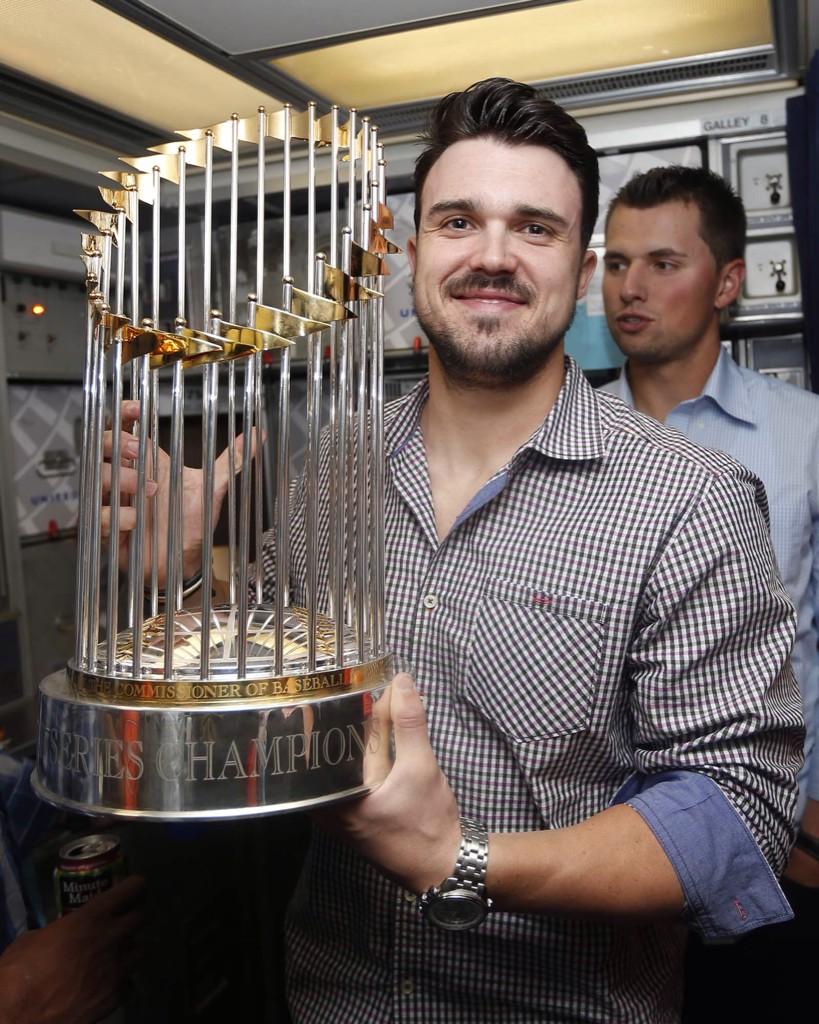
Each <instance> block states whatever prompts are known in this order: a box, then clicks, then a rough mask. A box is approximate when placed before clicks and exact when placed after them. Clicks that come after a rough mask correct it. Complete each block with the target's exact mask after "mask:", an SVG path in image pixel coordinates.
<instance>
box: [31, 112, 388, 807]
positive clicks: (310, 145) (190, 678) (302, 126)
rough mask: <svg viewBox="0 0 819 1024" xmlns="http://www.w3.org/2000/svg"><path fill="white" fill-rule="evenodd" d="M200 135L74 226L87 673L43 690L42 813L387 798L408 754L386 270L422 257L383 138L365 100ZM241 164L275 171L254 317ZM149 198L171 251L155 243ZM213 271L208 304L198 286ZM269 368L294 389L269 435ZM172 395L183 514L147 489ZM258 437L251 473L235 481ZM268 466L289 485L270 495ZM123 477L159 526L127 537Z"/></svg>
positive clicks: (284, 394)
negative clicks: (274, 200) (217, 254)
mask: <svg viewBox="0 0 819 1024" xmlns="http://www.w3.org/2000/svg"><path fill="white" fill-rule="evenodd" d="M177 134H178V136H179V138H178V139H177V140H175V141H172V142H168V143H166V144H164V145H161V146H156V147H154V148H153V149H152V151H151V155H148V156H141V157H134V158H122V159H123V162H124V163H125V164H126V165H128V169H127V170H120V171H110V172H108V171H106V172H103V174H104V175H105V176H106V178H107V179H108V181H107V183H106V185H105V186H101V187H100V193H101V195H102V197H103V199H104V200H105V202H106V204H107V206H108V209H107V210H105V211H97V210H78V211H76V212H77V213H78V214H80V216H82V217H83V218H84V219H85V220H86V221H88V222H90V224H91V226H92V228H93V231H91V232H89V233H87V234H83V235H82V258H83V260H84V262H85V266H86V272H87V277H86V280H87V290H88V318H87V335H86V362H85V376H84V409H83V446H82V450H83V456H82V467H81V481H80V513H79V521H78V559H77V598H76V642H75V649H74V656H73V658H72V659H71V661H70V662H69V664H68V665H67V667H66V669H65V670H64V671H60V672H56V673H54V674H52V675H50V676H49V677H47V678H46V679H45V680H43V682H42V683H41V685H40V728H39V745H38V753H37V766H36V771H35V774H34V785H35V787H36V789H37V791H38V793H39V794H40V795H41V796H42V797H43V798H44V799H46V800H48V801H50V802H52V803H54V804H57V805H58V806H62V807H67V808H72V809H75V810H80V811H85V812H87V813H104V814H119V815H127V816H134V817H143V818H158V819H162V818H190V817H194V818H196V817H201V818H215V817H236V816H242V815H248V814H261V813H271V812H274V811H282V810H289V809H293V808H296V807H305V806H311V805H314V804H320V803H323V802H327V801H331V800H336V799H340V798H342V797H345V796H349V795H353V794H356V793H362V792H366V791H367V790H368V789H369V788H371V787H372V785H374V784H376V783H377V782H378V781H379V780H380V779H381V778H382V777H383V774H384V772H385V771H386V770H387V766H388V764H389V742H388V737H386V736H385V735H383V734H382V733H383V730H380V729H379V728H377V723H378V721H379V714H378V711H377V708H378V704H377V701H378V698H379V695H380V693H381V691H382V690H383V688H384V686H385V685H386V682H387V680H388V678H389V675H390V659H389V656H388V653H387V650H386V645H385V635H384V533H383V522H384V497H383V492H384V457H383V447H384V445H383V401H384V378H383V348H384V345H383V299H382V278H383V276H384V275H385V274H386V273H387V272H388V271H387V267H386V265H385V257H386V256H387V255H388V254H390V253H392V252H397V251H399V250H398V249H397V248H396V247H395V246H394V245H393V244H392V243H391V242H390V241H388V240H387V238H386V236H385V234H384V231H385V229H387V228H389V227H391V226H392V219H391V216H390V212H389V210H388V208H387V206H386V205H385V162H384V158H383V145H382V144H380V143H379V141H378V132H377V129H376V127H375V126H374V125H372V124H371V123H370V122H369V119H368V118H366V117H363V118H358V117H357V114H356V111H355V110H350V111H349V112H348V113H347V114H346V115H344V116H343V115H342V113H341V111H340V110H339V109H338V108H336V107H333V109H332V110H331V111H330V113H328V114H326V115H324V116H322V117H319V116H318V114H317V111H316V108H315V104H312V103H311V104H309V105H308V107H307V110H305V111H296V110H293V109H292V108H291V107H290V106H289V105H288V106H285V107H283V108H282V109H277V110H273V111H270V110H266V109H264V108H262V107H260V108H259V109H258V111H257V112H256V113H255V115H253V116H251V117H239V116H238V115H236V114H234V115H232V116H231V117H230V119H229V120H227V121H224V122H222V123H221V124H216V125H213V126H211V127H209V128H203V129H197V130H193V131H185V132H179V133H177ZM215 151H221V152H222V153H227V155H228V158H229V179H230V203H229V209H230V223H229V242H228V249H229V259H228V273H227V275H226V280H225V282H224V283H225V287H224V288H223V291H224V294H220V293H218V291H217V288H216V286H215V281H216V280H217V278H218V279H219V280H222V279H223V278H224V275H217V274H215V272H214V243H213V238H214V231H213V228H214V225H213V208H214V201H213V176H214V175H213V169H214V153H215ZM294 152H296V153H298V154H299V155H300V156H301V158H302V160H303V159H304V156H305V153H306V165H307V242H306V251H305V252H298V253H296V252H293V251H292V250H293V249H294V246H293V244H292V234H293V232H292V230H291V222H292V220H293V217H292V201H291V197H292V192H293V186H292V169H293V163H294ZM240 158H241V167H242V169H243V171H244V170H245V169H246V168H247V166H248V164H250V165H251V166H252V168H253V170H254V171H255V181H256V195H255V202H256V214H257V223H256V234H255V239H256V244H255V256H256V261H255V262H256V266H255V290H254V291H253V292H252V293H251V294H250V295H248V296H247V300H246V302H243V301H240V300H239V298H238V296H237V278H238V265H239V233H238V199H239V176H240ZM191 167H193V168H197V169H199V170H198V171H197V173H198V174H199V175H200V177H201V176H202V175H203V177H204V214H203V217H202V224H201V229H200V230H201V234H202V239H203V241H202V250H203V251H202V261H201V268H200V267H195V268H194V267H192V266H190V265H189V260H188V256H187V253H188V248H189V246H188V241H189V240H188V239H187V238H186V231H188V229H189V228H190V227H191V213H190V208H189V207H190V204H189V203H188V202H187V201H186V176H187V175H188V172H189V169H190V168H191ZM319 170H322V171H323V180H326V179H327V178H328V177H329V185H330V238H329V245H328V246H327V249H326V251H325V252H317V251H316V192H317V180H318V176H319V175H318V171H319ZM268 182H275V184H276V185H277V186H278V187H277V188H276V193H277V195H278V194H279V193H280V195H281V203H282V217H281V225H282V251H281V266H282V272H283V277H282V284H281V294H280V295H279V294H276V295H267V294H265V291H264V284H265V282H264V266H265V227H266V202H267V190H268V187H269V186H268ZM146 208H147V209H149V210H150V212H151V223H150V232H149V236H150V254H149V255H148V254H146V253H144V252H143V253H140V216H141V214H142V215H144V211H145V209H146ZM163 228H164V233H163ZM169 229H170V230H169ZM197 229H199V225H198V224H197ZM146 234H148V233H147V232H146ZM169 234H170V235H171V236H172V237H175V253H174V254H172V255H175V267H174V259H173V258H168V252H167V238H168V235H169ZM161 242H162V245H161ZM166 267H170V268H171V269H172V275H171V279H170V280H168V279H166V277H163V272H164V270H165V268H166ZM146 268H147V272H146ZM173 272H175V280H174V273H173ZM200 273H201V283H202V291H201V295H202V301H201V305H200V304H199V302H198V301H197V302H196V303H195V304H194V302H192V301H191V298H190V296H189V295H188V294H187V292H190V291H193V289H192V288H190V286H189V282H190V281H191V279H192V278H193V277H194V275H198V274H200ZM186 286H187V287H186ZM197 292H198V289H197ZM169 294H170V295H171V296H175V303H176V315H175V317H174V318H173V319H172V320H169V322H167V323H165V322H162V321H161V319H160V296H161V295H163V296H165V297H167V296H168V295H169ZM165 301H167V298H166V300H165ZM223 310H224V312H222V311H223ZM298 341H301V343H302V344H303V345H306V349H307V451H306V457H305V467H304V471H303V480H302V482H301V486H302V487H303V494H304V514H303V522H300V530H303V537H302V543H303V550H304V561H305V564H304V586H303V600H302V601H301V602H300V603H299V604H294V603H293V602H292V601H291V595H290V567H291V519H290V499H289V494H290V486H291V480H290V472H289V465H290V453H289V448H290V426H291V354H292V350H293V348H294V346H295V345H296V343H297V342H298ZM263 362H264V363H267V364H268V365H272V366H273V368H274V370H275V371H276V373H277V377H278V381H277V391H276V396H277V397H276V402H277V412H276V416H275V429H272V428H271V429H270V430H269V431H268V430H266V429H265V422H264V419H263V415H264V412H265V408H266V406H265V403H263V401H262V366H263ZM194 371H195V372H196V373H197V374H201V380H202V398H201V405H200V404H199V402H196V403H194V404H195V405H196V406H197V407H196V408H194V409H192V408H190V406H191V404H192V403H191V400H190V398H189V397H188V401H187V404H188V408H187V409H186V392H185V387H184V378H185V374H186V373H192V372H194ZM126 396H127V397H130V398H131V399H133V400H136V401H138V403H139V419H138V421H137V422H136V424H135V426H134V428H133V429H134V435H135V436H134V441H135V442H136V444H137V447H138V453H137V454H136V457H135V459H134V460H133V461H128V460H125V461H124V460H123V454H124V453H123V451H122V448H121V431H120V430H119V429H117V428H118V426H119V424H120V422H121V419H122V402H123V398H124V397H126ZM225 404H226V406H227V420H228V449H227V450H228V459H229V460H230V461H229V471H228V478H229V484H228V495H227V508H228V545H227V547H228V560H227V562H228V568H227V581H226V583H225V584H224V596H220V595H219V591H218V589H217V590H216V591H214V582H215V581H214V579H213V575H212V555H213V532H214V527H215V525H216V524H215V522H214V465H215V463H216V459H217V451H216V447H217V446H216V427H217V408H219V407H224V406H225ZM160 405H162V407H163V409H167V408H169V409H170V442H169V444H168V449H169V450H168V453H167V459H168V487H167V495H165V494H164V493H163V495H162V497H161V498H160V497H158V496H157V495H156V494H152V495H149V494H148V490H149V488H148V487H147V482H148V481H149V480H151V479H152V478H153V476H154V467H157V466H158V465H159V463H160V460H161V459H162V458H163V457H164V456H163V455H162V453H161V452H160V449H159V444H158V433H159V430H158V428H159V419H160V417H159V410H160ZM328 406H329V412H328V413H327V414H324V415H323V411H322V410H323V409H327V408H328ZM186 412H187V415H188V423H189V424H190V423H191V422H192V421H195V422H196V423H197V424H198V423H199V422H200V421H201V428H202V486H203V499H202V503H201V504H202V508H201V534H202V538H203V542H202V546H203V550H202V573H201V576H202V578H201V584H200V579H199V578H198V576H197V577H196V578H194V579H188V580H186V579H185V578H184V567H183V558H182V555H183V550H184V544H185V537H184V535H183V529H184V516H183V511H184V506H183V499H184V488H183V466H184V464H185V452H184V439H185V418H186ZM237 421H238V422H237ZM323 421H326V422H323ZM109 424H113V425H114V429H112V430H111V432H110V438H111V444H110V447H111V451H110V460H109V459H106V458H104V456H105V455H106V454H107V453H106V452H105V451H104V448H105V435H106V426H107V425H109ZM239 430H241V433H242V435H243V439H244V446H245V447H244V451H246V452H248V457H247V458H243V459H242V461H241V467H240V468H239V470H238V472H236V468H237V464H236V461H235V459H236V454H235V451H234V442H235V440H236V437H237V435H238V433H239ZM268 433H269V434H270V435H271V438H272V439H269V438H268ZM251 438H252V439H253V443H252V444H251V441H250V439H251ZM266 445H270V446H271V448H272V449H273V451H272V452H271V453H270V455H271V457H270V458H267V457H266V456H267V454H268V453H267V452H266V450H265V446H266ZM129 447H130V446H129ZM251 450H252V451H253V455H252V457H251V456H250V454H249V453H250V451H251ZM268 465H272V466H273V471H272V474H271V476H272V478H273V479H272V481H270V480H268V481H265V480H264V474H265V471H266V467H267V466H268ZM107 466H110V478H109V477H108V476H107V474H108V472H109V470H108V469H107V468H106V467H107ZM123 467H126V468H127V469H128V471H129V472H130V471H131V470H135V473H136V481H137V483H136V488H135V494H134V496H133V499H132V502H131V504H132V506H133V508H132V512H131V513H129V514H133V516H134V517H135V528H134V529H132V530H128V531H124V530H122V529H121V526H120V516H121V510H120V505H121V499H122V498H123V497H124V496H125V495H124V494H123V488H122V483H121V475H122V473H123ZM271 483H272V487H271V486H270V485H271ZM266 486H267V487H268V488H269V490H271V491H272V493H273V495H274V502H273V507H274V513H273V518H274V522H273V527H272V531H271V534H272V544H271V541H270V538H268V539H267V543H268V548H269V550H271V551H272V552H273V554H274V558H273V563H272V564H271V572H270V573H269V574H268V577H267V578H266V579H265V578H264V573H263V571H262V567H261V551H262V548H263V543H262V530H263V520H262V509H263V504H264V500H263V499H264V495H265V488H266ZM165 501H167V510H165V506H164V502H165ZM160 503H162V504H161V507H160ZM300 537H301V534H300ZM251 538H252V539H253V541H254V544H253V547H254V549H255V556H256V564H257V567H258V569H257V571H256V572H255V574H252V573H251V566H250V546H251ZM125 545H127V568H125V559H124V557H123V558H121V552H122V549H123V547H124V546H125ZM121 562H122V568H121ZM160 581H162V585H160ZM123 591H124V594H125V599H124V600H123V601H122V602H121V600H120V598H121V595H122V593H123ZM214 595H217V596H214ZM121 605H122V607H121ZM121 618H124V619H125V621H120V620H121ZM374 708H375V709H376V710H375V711H374V710H373V709H374Z"/></svg>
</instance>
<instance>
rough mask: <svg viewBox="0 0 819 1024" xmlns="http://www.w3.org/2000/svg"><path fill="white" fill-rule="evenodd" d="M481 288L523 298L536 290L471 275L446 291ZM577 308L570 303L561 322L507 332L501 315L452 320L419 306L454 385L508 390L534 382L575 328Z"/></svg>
mask: <svg viewBox="0 0 819 1024" xmlns="http://www.w3.org/2000/svg"><path fill="white" fill-rule="evenodd" d="M482 288H492V289H494V290H495V291H503V292H506V293H508V294H509V295H510V296H512V297H515V298H519V299H522V300H524V301H525V302H530V301H531V300H532V299H533V298H534V297H535V294H534V291H533V289H531V288H529V287H528V286H526V285H523V284H522V283H521V282H519V281H517V280H516V279H515V278H514V277H513V276H512V275H509V274H502V275H498V276H496V277H490V276H488V275H486V274H467V275H465V276H464V277H460V278H454V279H453V280H452V281H449V282H448V283H447V285H446V287H445V289H444V294H445V295H452V294H459V293H461V294H462V293H464V292H468V291H473V290H475V291H477V290H480V289H482ZM574 312H575V309H574V306H572V308H571V309H570V310H569V312H568V313H567V314H566V316H565V317H564V318H563V319H562V321H561V322H559V323H555V324H549V323H541V324H539V325H538V324H533V325H532V326H531V327H529V328H528V329H525V328H520V329H518V330H514V329H506V330H504V327H503V320H502V318H501V317H497V316H480V317H477V318H470V319H469V321H468V322H466V321H464V322H462V323H460V324H452V323H449V322H447V321H446V320H445V318H444V317H443V316H440V315H437V314H435V313H433V312H432V310H430V309H418V308H417V306H416V314H417V316H418V321H419V323H420V324H421V327H423V329H424V333H425V334H426V335H427V337H428V338H429V343H430V345H431V346H432V348H433V350H434V352H435V354H436V356H437V357H438V361H439V362H440V364H441V367H442V369H443V371H444V375H445V376H446V378H447V379H448V380H449V382H450V383H452V384H455V385H457V386H459V387H464V388H492V389H505V388H510V387H515V386H517V385H520V384H524V383H525V382H526V381H528V380H530V379H531V378H532V377H534V376H535V375H536V374H537V373H538V372H539V371H540V370H542V369H543V367H544V366H545V365H546V363H547V362H548V360H549V357H550V356H551V355H552V353H553V352H554V351H555V349H556V348H557V347H558V345H559V344H560V342H561V341H562V339H563V337H564V335H565V334H566V331H568V329H569V327H571V324H572V320H573V319H574Z"/></svg>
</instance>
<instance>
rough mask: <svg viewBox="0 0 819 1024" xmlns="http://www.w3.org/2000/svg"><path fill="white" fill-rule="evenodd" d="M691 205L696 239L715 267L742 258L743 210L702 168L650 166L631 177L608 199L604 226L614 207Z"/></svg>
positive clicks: (730, 191) (722, 181)
mask: <svg viewBox="0 0 819 1024" xmlns="http://www.w3.org/2000/svg"><path fill="white" fill-rule="evenodd" d="M673 202H682V203H691V204H692V205H694V206H696V207H697V209H698V210H699V212H700V237H701V238H702V240H703V241H704V242H705V244H706V245H707V246H708V248H709V249H710V250H711V252H712V253H713V256H714V259H715V260H716V263H717V267H724V266H725V264H726V263H729V262H730V261H731V260H737V259H742V255H743V253H744V252H745V207H744V206H743V205H742V200H741V199H740V198H739V196H738V195H737V194H736V193H735V192H734V190H733V189H732V188H731V186H730V185H729V184H728V182H727V181H726V180H725V179H724V178H722V177H720V175H719V174H714V172H713V171H708V170H706V169H705V168H704V167H680V166H678V165H676V164H675V165H672V166H671V167H652V168H651V170H650V171H646V172H645V173H644V174H637V175H635V176H634V177H633V178H632V179H631V181H629V182H627V183H626V184H625V185H623V187H622V188H621V189H620V191H619V192H618V193H617V195H616V196H615V197H614V199H612V201H611V205H610V206H609V210H608V213H607V214H606V227H608V224H609V221H610V220H611V215H612V213H613V212H614V211H615V210H616V209H617V207H618V206H631V207H634V208H636V209H638V210H650V209H651V208H652V207H654V206H661V205H662V204H663V203H673Z"/></svg>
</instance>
